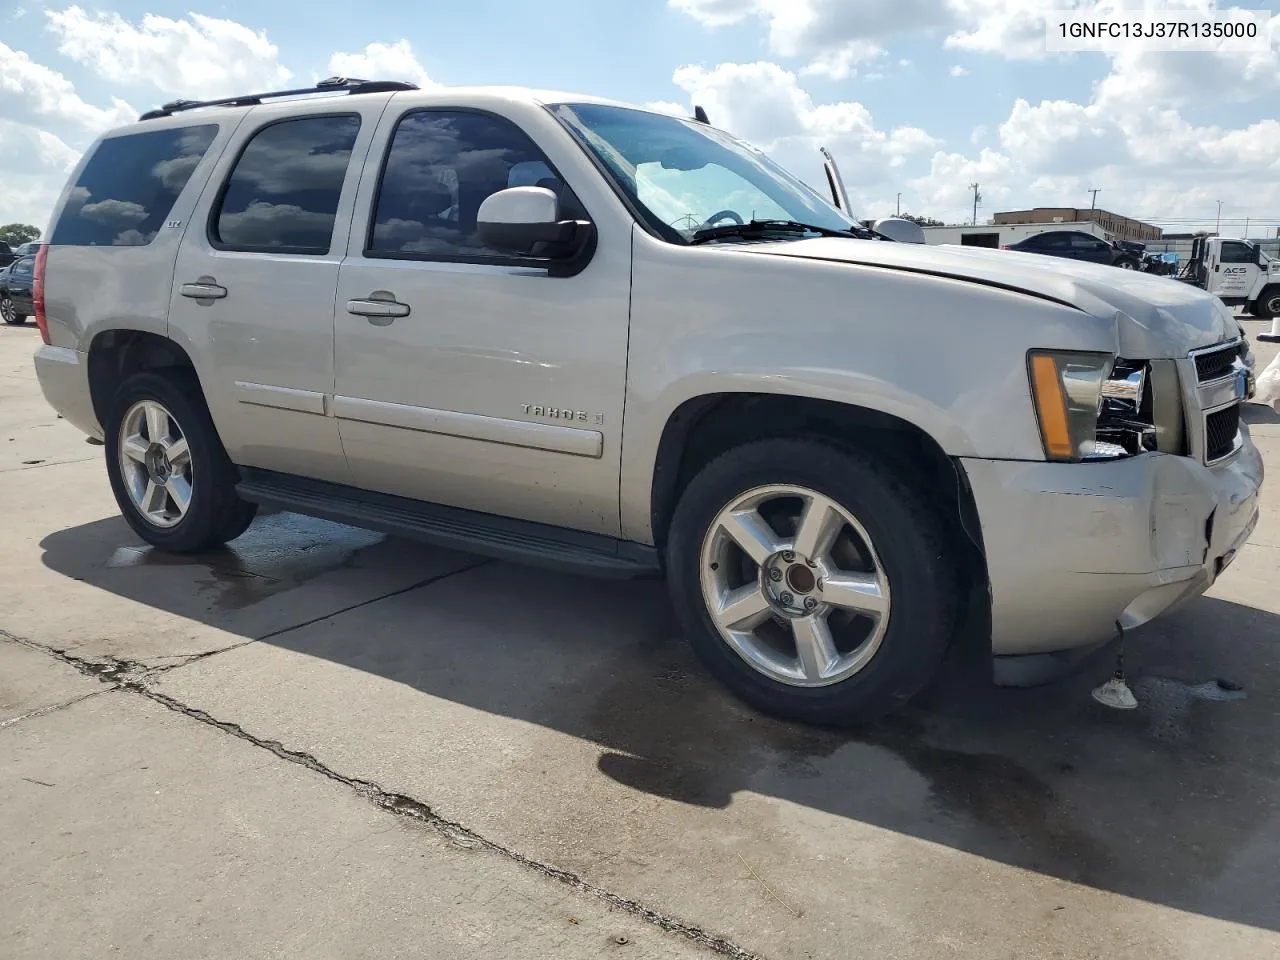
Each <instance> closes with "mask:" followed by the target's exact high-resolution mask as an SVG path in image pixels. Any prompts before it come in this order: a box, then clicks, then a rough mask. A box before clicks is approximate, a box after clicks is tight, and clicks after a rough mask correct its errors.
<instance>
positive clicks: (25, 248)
mask: <svg viewBox="0 0 1280 960" xmlns="http://www.w3.org/2000/svg"><path fill="white" fill-rule="evenodd" d="M39 248H40V241H39V240H32V241H30V242H29V243H24V244H23V245H22V246H20V247H18V248H17V249H16V250H14V251H13V255H14V256H15V257H27V256H31V257H34V256H35V255H36V251H37V250H39Z"/></svg>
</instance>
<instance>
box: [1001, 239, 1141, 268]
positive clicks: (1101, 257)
mask: <svg viewBox="0 0 1280 960" xmlns="http://www.w3.org/2000/svg"><path fill="white" fill-rule="evenodd" d="M1000 249H1002V250H1018V251H1021V252H1022V253H1041V254H1044V255H1046V256H1050V257H1066V258H1067V259H1068V260H1087V261H1088V262H1090V263H1108V264H1110V265H1111V266H1113V267H1121V268H1123V269H1125V270H1141V269H1142V262H1141V261H1140V260H1139V259H1138V258H1137V257H1136V256H1134V255H1133V254H1132V253H1129V252H1128V251H1127V250H1123V249H1121V248H1120V247H1118V246H1116V245H1115V244H1114V243H1109V242H1108V241H1106V240H1102V239H1099V238H1098V237H1095V236H1094V235H1093V234H1091V233H1085V232H1084V231H1083V230H1050V231H1048V232H1047V233H1037V234H1036V235H1035V236H1033V237H1027V238H1026V239H1025V240H1019V241H1018V242H1017V243H1011V244H1008V245H1006V246H1003V247H1001V248H1000Z"/></svg>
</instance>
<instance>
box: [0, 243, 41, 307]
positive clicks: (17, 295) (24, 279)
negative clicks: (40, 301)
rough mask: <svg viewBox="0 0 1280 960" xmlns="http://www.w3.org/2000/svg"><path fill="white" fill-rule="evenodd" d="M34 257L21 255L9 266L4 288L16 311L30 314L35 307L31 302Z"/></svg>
mask: <svg viewBox="0 0 1280 960" xmlns="http://www.w3.org/2000/svg"><path fill="white" fill-rule="evenodd" d="M34 264H35V258H34V257H22V258H21V259H19V260H17V261H15V262H14V264H13V266H12V267H10V268H9V279H8V281H7V282H6V284H5V288H6V289H7V291H8V293H9V299H10V300H12V301H13V305H14V307H16V308H17V311H18V313H22V314H26V315H27V316H31V314H32V313H34V312H35V308H34V306H33V305H32V303H31V285H32V283H33V282H34V280H35V270H34Z"/></svg>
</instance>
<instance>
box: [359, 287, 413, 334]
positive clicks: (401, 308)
mask: <svg viewBox="0 0 1280 960" xmlns="http://www.w3.org/2000/svg"><path fill="white" fill-rule="evenodd" d="M347 313H350V314H353V315H355V316H357V317H364V318H366V319H367V320H368V321H369V322H370V323H372V324H374V325H375V326H379V327H385V326H386V325H387V324H389V323H391V322H392V321H394V320H395V319H396V317H407V316H408V315H409V305H408V304H407V303H401V302H400V301H399V300H397V299H396V297H395V294H393V293H389V292H388V291H386V290H375V291H374V292H373V293H371V294H369V296H368V298H367V299H363V300H348V301H347Z"/></svg>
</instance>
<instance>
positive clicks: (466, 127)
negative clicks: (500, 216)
mask: <svg viewBox="0 0 1280 960" xmlns="http://www.w3.org/2000/svg"><path fill="white" fill-rule="evenodd" d="M520 186H543V187H549V188H550V189H552V190H554V191H555V192H556V193H557V194H558V195H559V196H560V204H561V210H562V214H563V216H565V217H566V218H575V217H585V213H584V212H582V211H581V208H580V205H579V203H578V201H577V198H576V197H574V196H573V194H572V193H571V192H570V191H569V189H568V187H567V186H566V185H565V184H564V183H562V182H561V180H560V179H559V178H558V177H557V176H556V174H555V172H554V171H553V170H552V169H551V165H550V164H549V163H548V162H547V160H546V158H545V157H544V156H543V155H542V153H541V151H539V150H538V148H537V147H536V146H534V144H533V141H532V140H530V139H529V138H528V137H527V136H526V135H525V134H524V133H523V131H521V130H520V128H519V127H517V126H516V125H515V124H513V123H511V122H510V121H509V120H504V119H501V118H499V117H493V116H488V115H485V114H479V113H455V112H450V111H443V110H429V111H420V112H416V113H410V114H407V115H406V116H405V117H404V118H402V119H401V121H400V123H399V124H398V125H397V127H396V132H395V135H394V136H393V138H392V141H391V148H390V150H389V151H388V153H387V159H386V167H385V169H384V170H383V174H382V183H381V186H380V187H379V190H378V205H377V209H376V210H375V211H374V217H373V225H372V228H371V230H370V231H369V240H368V244H367V246H366V250H365V253H366V255H367V256H370V257H423V258H427V259H430V258H438V257H447V258H459V259H466V260H470V259H481V260H483V259H486V258H490V257H501V258H504V259H508V258H510V256H511V255H510V253H508V252H504V251H500V250H494V249H492V248H489V247H486V246H485V245H484V244H483V243H481V242H480V238H479V237H478V236H477V235H476V216H477V214H478V213H479V212H480V204H481V203H483V202H484V201H485V200H486V199H487V198H488V197H489V196H490V195H491V194H494V193H497V192H498V191H499V190H505V189H506V188H507V187H520Z"/></svg>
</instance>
